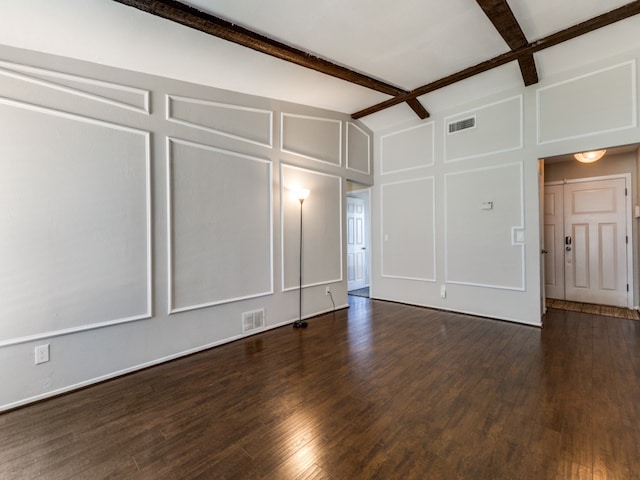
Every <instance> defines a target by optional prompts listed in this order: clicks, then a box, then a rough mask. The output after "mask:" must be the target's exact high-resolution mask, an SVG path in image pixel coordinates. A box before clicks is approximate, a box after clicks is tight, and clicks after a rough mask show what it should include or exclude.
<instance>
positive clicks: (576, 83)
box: [372, 52, 640, 325]
mask: <svg viewBox="0 0 640 480" xmlns="http://www.w3.org/2000/svg"><path fill="white" fill-rule="evenodd" d="M638 57H640V53H638V52H632V53H629V54H626V55H622V56H619V57H616V58H610V59H608V60H607V61H604V62H599V63H597V64H593V65H589V66H587V67H584V68H582V69H580V70H574V71H568V72H565V73H563V74H562V75H559V76H556V77H553V78H544V79H543V81H541V82H540V83H539V84H538V85H535V86H532V87H529V88H521V89H517V90H513V91H506V92H504V93H503V94H500V95H493V96H491V97H486V98H479V99H478V100H477V101H474V102H472V103H469V104H466V105H462V106H459V107H456V108H451V109H449V110H445V111H441V112H435V113H433V115H432V117H431V118H429V119H427V120H425V121H422V122H418V121H416V122H411V123H408V124H404V125H400V126H397V127H393V128H389V129H386V130H381V131H378V132H376V134H375V146H376V148H375V150H374V152H375V155H374V158H375V161H374V165H375V186H374V188H373V209H372V210H373V232H374V234H373V247H374V248H373V258H374V260H373V278H372V285H373V288H372V296H373V297H374V298H381V299H389V300H394V301H400V302H407V303H412V304H418V305H425V306H433V307H437V308H443V309H449V310H455V311H461V312H469V313H473V314H477V315H484V316H489V317H495V318H501V319H505V320H510V321H516V322H522V323H527V324H532V325H540V323H541V313H542V312H541V305H540V294H541V292H540V257H539V252H540V235H539V231H540V227H539V198H538V197H539V192H538V186H539V174H538V158H544V157H549V156H553V155H560V154H566V153H570V152H575V151H586V150H590V149H595V148H602V147H607V146H617V145H626V144H631V143H636V142H638V141H639V140H640V129H639V128H638V123H637V107H638V99H637V89H638V80H637V78H638V77H637V60H638ZM470 117H473V118H475V121H476V126H475V128H471V129H468V130H463V131H460V132H457V133H453V134H448V133H447V125H448V124H449V123H450V122H455V121H458V120H462V119H466V118H470ZM487 202H492V204H491V205H492V208H490V209H485V208H483V206H488V203H487ZM443 288H444V289H445V291H446V297H445V298H442V297H441V289H443Z"/></svg>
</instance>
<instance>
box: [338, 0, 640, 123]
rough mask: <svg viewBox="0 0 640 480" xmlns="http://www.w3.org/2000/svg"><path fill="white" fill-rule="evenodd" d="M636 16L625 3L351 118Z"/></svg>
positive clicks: (639, 7) (638, 4) (636, 6)
mask: <svg viewBox="0 0 640 480" xmlns="http://www.w3.org/2000/svg"><path fill="white" fill-rule="evenodd" d="M639 13H640V0H636V1H634V2H631V3H627V4H626V5H623V6H622V7H619V8H616V9H614V10H611V11H609V12H607V13H603V14H602V15H598V16H597V17H594V18H592V19H590V20H586V21H584V22H581V23H578V24H577V25H574V26H572V27H569V28H565V29H564V30H561V31H559V32H556V33H553V34H551V35H548V36H546V37H544V38H541V39H540V40H536V41H535V42H531V43H529V44H527V45H526V46H524V47H522V48H519V49H517V50H511V51H510V52H507V53H503V54H502V55H498V56H497V57H494V58H492V59H490V60H486V61H484V62H482V63H479V64H477V65H474V66H472V67H468V68H465V69H464V70H460V71H459V72H456V73H454V74H451V75H449V76H447V77H444V78H441V79H440V80H436V81H435V82H431V83H429V84H427V85H423V86H421V87H418V88H416V89H414V90H412V91H411V92H409V93H408V94H402V95H398V96H396V97H394V98H390V99H389V100H386V101H384V102H381V103H378V104H376V105H373V106H371V107H368V108H365V109H363V110H360V111H358V112H355V113H353V114H352V115H351V117H352V118H354V119H358V118H362V117H365V116H367V115H371V114H373V113H376V112H380V111H382V110H385V109H387V108H390V107H393V106H394V105H398V104H400V103H403V102H406V101H408V100H410V99H412V98H417V97H420V96H422V95H425V94H427V93H430V92H433V91H435V90H439V89H441V88H443V87H447V86H449V85H452V84H454V83H456V82H460V81H462V80H466V79H467V78H471V77H473V76H475V75H478V74H480V73H484V72H487V71H489V70H492V69H494V68H497V67H500V66H502V65H505V64H507V63H510V62H513V61H519V60H520V59H521V58H526V57H527V56H529V55H532V54H534V53H536V52H539V51H542V50H545V49H547V48H550V47H553V46H556V45H558V44H560V43H563V42H566V41H569V40H572V39H574V38H576V37H579V36H581V35H584V34H586V33H590V32H593V31H594V30H597V29H599V28H602V27H606V26H608V25H611V24H613V23H616V22H619V21H621V20H625V19H627V18H630V17H633V16H635V15H637V14H639Z"/></svg>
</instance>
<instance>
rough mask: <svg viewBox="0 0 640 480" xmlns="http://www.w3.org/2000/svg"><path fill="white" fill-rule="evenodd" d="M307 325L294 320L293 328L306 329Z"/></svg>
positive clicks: (301, 321)
mask: <svg viewBox="0 0 640 480" xmlns="http://www.w3.org/2000/svg"><path fill="white" fill-rule="evenodd" d="M308 326H309V325H308V324H307V322H305V321H304V320H296V321H295V322H293V328H307V327H308Z"/></svg>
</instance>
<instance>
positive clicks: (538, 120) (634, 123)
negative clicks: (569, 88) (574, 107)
mask: <svg viewBox="0 0 640 480" xmlns="http://www.w3.org/2000/svg"><path fill="white" fill-rule="evenodd" d="M627 65H631V66H632V68H631V98H632V101H631V105H632V107H631V108H632V111H631V123H630V124H629V125H625V126H622V127H616V128H609V129H605V130H595V131H593V132H587V133H581V134H579V135H571V136H569V137H560V138H554V139H552V140H544V141H542V140H540V130H541V117H540V92H543V91H545V90H549V89H551V88H554V87H557V86H560V85H565V84H567V83H571V82H575V81H577V80H581V79H583V78H587V77H591V76H594V75H598V74H600V73H603V72H607V71H609V70H614V69H616V68H620V67H623V66H627ZM637 126H638V87H637V82H636V61H635V59H632V60H629V61H627V62H622V63H618V64H616V65H612V66H610V67H606V68H601V69H599V70H595V71H593V72H590V73H585V74H584V75H579V76H577V77H572V78H570V79H568V80H563V81H561V82H557V83H553V84H551V85H548V86H546V87H542V88H539V89H537V90H536V143H537V144H538V145H546V144H549V143H557V142H562V141H566V140H572V139H575V138H584V137H591V136H594V135H599V134H603V133H611V132H617V131H620V130H627V129H629V128H635V127H637Z"/></svg>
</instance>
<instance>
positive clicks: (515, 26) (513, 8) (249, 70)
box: [0, 0, 640, 129]
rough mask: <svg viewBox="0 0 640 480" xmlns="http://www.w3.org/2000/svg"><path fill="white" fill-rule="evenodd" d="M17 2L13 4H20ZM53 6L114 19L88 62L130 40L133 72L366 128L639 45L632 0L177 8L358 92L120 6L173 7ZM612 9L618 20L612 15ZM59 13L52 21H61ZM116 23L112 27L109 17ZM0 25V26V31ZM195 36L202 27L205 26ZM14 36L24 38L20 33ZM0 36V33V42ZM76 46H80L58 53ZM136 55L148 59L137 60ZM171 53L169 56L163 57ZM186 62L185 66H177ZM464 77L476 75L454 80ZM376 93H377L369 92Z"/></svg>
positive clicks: (105, 1) (639, 6)
mask: <svg viewBox="0 0 640 480" xmlns="http://www.w3.org/2000/svg"><path fill="white" fill-rule="evenodd" d="M23 2H24V0H22V1H21V2H20V3H21V4H23V5H24V3H23ZM26 3H27V4H28V3H38V0H26ZM40 3H41V4H42V5H45V3H44V2H40ZM53 3H54V4H56V5H57V6H58V9H62V10H64V9H65V8H66V9H68V10H69V11H71V9H73V11H79V10H82V9H83V8H84V9H85V10H86V12H88V13H89V14H90V16H93V15H95V17H94V18H95V19H96V20H98V19H99V18H105V19H107V18H111V19H114V21H113V22H112V25H110V26H109V29H110V31H111V32H112V37H111V41H110V43H111V44H110V45H107V44H106V43H104V42H103V45H101V46H100V48H104V49H105V50H108V49H110V48H111V49H112V51H113V53H112V54H109V53H104V54H101V53H100V52H98V51H95V50H96V49H95V48H94V49H93V50H94V51H95V52H94V58H96V59H97V61H98V62H100V61H102V62H103V63H107V64H109V63H116V62H114V60H113V59H115V58H116V54H115V52H116V51H117V49H118V48H120V49H121V51H122V50H123V49H124V48H125V47H124V44H125V42H128V43H129V47H128V49H129V50H130V52H128V54H130V55H135V50H136V49H138V50H139V51H140V55H139V56H138V58H137V64H136V65H138V66H139V67H138V68H139V69H140V70H142V71H147V72H150V73H158V74H169V75H170V76H174V77H178V78H181V79H185V80H191V81H197V82H200V83H206V84H210V85H212V86H217V87H220V88H229V89H236V90H239V91H243V92H246V93H253V94H258V95H264V96H271V97H273V98H278V99H283V100H288V101H293V102H298V103H305V104H308V105H313V106H318V107H321V108H329V109H333V110H339V111H342V112H346V113H349V114H353V115H354V117H361V118H362V120H363V121H364V122H365V123H367V124H368V125H369V126H370V127H371V128H373V129H377V128H384V127H385V126H387V125H390V124H393V123H399V122H403V121H407V120H411V119H416V118H418V117H417V115H418V116H420V117H424V116H426V115H427V114H428V113H427V112H430V111H437V110H441V109H443V108H448V107H451V106H453V105H457V104H461V103H464V102H465V101H468V100H471V99H473V98H477V97H479V96H484V95H489V94H492V93H496V92H499V91H503V90H507V89H511V88H516V87H519V86H523V85H532V84H535V82H536V80H537V79H538V78H539V79H540V80H544V79H545V78H548V77H551V76H553V75H555V74H557V73H559V72H561V71H563V70H567V69H571V68H576V67H579V66H581V65H587V64H590V63H594V62H598V61H599V60H600V59H603V58H608V57H612V56H615V55H617V54H622V53H624V52H625V51H628V50H635V49H639V48H640V35H638V33H637V32H639V31H640V15H636V13H638V12H640V1H635V2H629V1H628V0H562V1H558V0H535V1H532V0H446V1H443V0H398V1H396V2H390V1H388V0H321V1H314V2H309V1H301V0H269V1H264V0H242V1H238V0H185V1H184V2H182V3H184V4H186V5H187V7H193V8H194V9H196V10H198V11H200V12H203V13H204V14H205V15H210V16H212V17H216V18H219V19H221V20H222V21H224V22H226V23H228V24H229V25H233V26H234V28H238V29H239V30H240V31H244V30H245V29H246V30H247V31H250V32H253V33H255V34H259V35H261V36H263V37H266V38H267V39H268V40H269V41H271V42H273V43H274V44H276V45H280V44H283V45H284V46H285V47H286V48H290V49H291V50H293V51H295V52H302V54H303V56H304V55H306V56H307V57H308V58H311V59H313V60H315V59H320V61H321V62H325V63H327V64H328V65H332V66H333V67H335V68H336V69H337V70H341V69H342V70H346V71H347V72H351V73H353V74H354V75H355V76H356V77H358V76H360V77H362V78H365V79H368V80H367V81H369V80H370V81H371V82H373V83H374V84H375V85H377V87H376V86H374V87H373V88H372V87H371V85H367V86H362V82H360V83H359V84H358V82H356V83H355V84H354V83H353V82H352V81H347V80H341V79H336V78H335V76H333V77H332V76H328V75H324V74H320V73H316V72H313V71H309V70H308V69H307V68H306V67H302V66H298V65H292V64H290V63H288V62H287V61H285V60H282V59H278V58H275V57H273V56H269V55H265V54H264V53H259V52H256V51H255V50H252V49H250V48H246V47H240V46H238V45H237V44H232V43H230V42H229V41H227V40H224V39H221V38H217V37H214V36H211V35H207V34H206V33H202V32H195V33H194V30H193V29H192V28H190V27H188V26H184V25H179V24H177V23H175V22H173V21H171V20H167V19H166V18H160V17H158V16H156V15H149V13H145V12H142V11H140V10H138V9H135V8H130V7H129V6H127V5H126V4H129V5H134V6H136V7H138V8H141V6H142V7H144V5H147V6H153V5H156V6H157V5H165V6H167V5H168V6H171V5H174V6H175V5H176V4H177V2H173V1H172V0H116V2H112V1H109V0H88V2H86V3H85V2H81V4H82V6H79V4H78V3H77V2H70V1H68V0H61V1H57V2H53ZM10 4H15V5H16V7H15V8H20V7H18V6H17V5H18V1H17V0H16V1H14V0H10V1H9V3H8V4H7V5H9V7H8V9H9V10H11V6H10ZM121 4H125V5H121ZM48 5H50V3H48V4H47V7H45V8H53V7H48ZM3 8H4V7H3ZM23 8H24V7H23ZM101 11H103V12H102V13H101ZM612 11H614V12H618V14H617V15H616V14H615V13H614V14H610V13H609V12H612ZM32 12H33V15H34V16H37V15H38V13H37V9H32ZM9 13H11V12H9ZM62 13H63V14H61V15H59V16H58V20H61V21H65V20H64V19H65V15H64V12H62ZM608 14H609V17H607V15H608ZM43 15H44V14H43ZM125 16H126V18H131V19H133V20H131V23H128V22H127V21H122V19H124V18H125ZM603 16H604V17H603ZM626 17H628V18H626ZM117 18H120V19H121V20H120V21H117V20H116V19H117ZM594 18H608V20H609V22H604V23H603V25H604V26H602V27H601V28H599V29H597V30H594V31H591V32H589V33H586V34H582V33H584V31H585V30H584V28H582V27H584V26H585V25H586V26H587V27H588V26H589V21H590V20H591V19H594ZM620 18H624V19H622V20H620ZM615 20H620V21H615ZM43 21H44V20H43ZM105 21H106V20H105ZM611 21H615V22H614V23H611ZM87 22H88V23H89V24H91V22H92V19H91V18H88V19H87ZM583 22H587V24H583ZM1 23H2V21H1V20H0V26H2V24H1ZM31 23H33V21H32V22H31ZM36 23H37V22H36ZM98 23H99V22H96V23H95V24H94V25H93V26H92V27H89V26H87V27H82V28H86V29H87V31H90V29H91V31H95V32H96V33H95V35H100V29H101V28H104V26H103V25H99V24H98ZM592 23H593V22H592ZM609 23H611V24H609ZM196 27H198V25H196ZM200 27H202V25H200ZM26 28H29V27H28V26H27V27H26ZM34 28H35V27H34ZM118 29H119V30H120V31H118ZM60 30H61V31H62V29H60ZM200 30H204V31H206V29H204V28H200ZM104 31H105V32H106V30H104ZM563 31H568V32H573V33H580V34H581V35H580V36H576V38H573V39H569V40H568V41H563V42H562V43H559V44H555V43H553V42H551V43H547V44H544V42H546V41H548V40H549V39H550V38H551V39H553V38H554V35H555V34H557V33H558V32H563ZM17 34H18V35H24V34H23V33H21V32H18V33H17ZM60 34H62V35H64V33H59V34H58V35H60ZM2 36H3V34H0V41H2ZM187 38H188V40H189V43H187V42H186V39H187ZM568 38H570V37H566V38H564V37H563V38H559V39H560V40H567V39H568ZM132 40H133V41H132ZM153 45H155V47H156V49H157V53H158V54H159V55H160V56H162V55H165V60H166V61H167V62H174V63H173V64H174V65H175V68H174V71H172V70H171V67H167V66H166V65H164V66H163V65H159V64H158V59H156V58H154V59H152V60H149V61H145V58H147V57H150V55H149V53H148V52H149V51H150V50H151V49H152V48H153ZM177 45H180V46H185V45H190V47H189V48H187V49H184V48H183V49H182V55H183V56H184V58H179V57H178V56H176V54H177V52H176V51H174V50H172V46H177ZM26 46H27V48H28V47H29V45H26ZM74 48H75V49H76V50H78V49H81V48H82V47H81V46H80V47H78V46H75V47H68V48H67V49H70V50H73V49H74ZM145 52H147V53H146V56H145V55H143V54H144V53H145ZM514 52H515V53H514ZM53 53H63V54H64V52H57V51H54V52H53ZM88 54H89V48H88V47H87V50H86V53H85V52H82V55H77V56H78V57H79V58H82V57H83V55H88ZM101 55H102V57H101ZM170 55H173V56H174V57H175V58H173V59H170V58H169V56H170ZM177 55H180V54H179V53H178V54H177ZM69 56H76V55H73V54H71V55H69ZM101 59H102V60H101ZM186 65H188V66H189V67H190V68H189V69H186V68H185V66H186ZM125 66H127V65H125ZM172 72H173V73H172ZM465 73H469V74H474V75H473V76H472V77H471V78H469V79H464V77H465V76H466V75H464V74H465ZM234 75H235V76H234ZM338 76H339V75H338ZM352 80H353V79H352ZM380 86H384V88H378V87H380ZM387 87H388V89H387V90H385V88H387ZM407 100H409V101H408V102H407ZM418 102H419V103H418ZM387 107H388V108H387Z"/></svg>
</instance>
